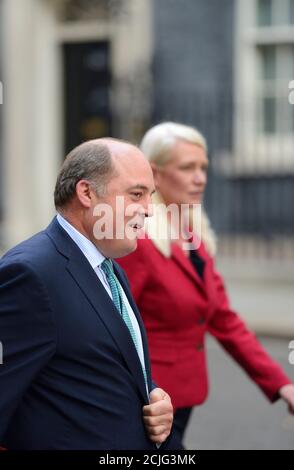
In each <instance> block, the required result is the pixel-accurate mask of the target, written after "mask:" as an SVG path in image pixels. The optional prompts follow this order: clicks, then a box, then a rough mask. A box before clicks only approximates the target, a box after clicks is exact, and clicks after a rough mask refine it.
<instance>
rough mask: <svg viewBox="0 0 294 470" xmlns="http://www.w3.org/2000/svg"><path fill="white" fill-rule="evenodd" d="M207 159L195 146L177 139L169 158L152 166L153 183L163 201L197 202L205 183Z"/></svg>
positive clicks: (177, 202)
mask: <svg viewBox="0 0 294 470" xmlns="http://www.w3.org/2000/svg"><path fill="white" fill-rule="evenodd" d="M207 168H208V159H207V156H206V152H205V150H204V149H203V148H202V147H199V146H198V145H195V144H192V143H189V142H186V141H184V140H177V141H176V143H175V145H174V146H173V147H172V149H171V150H170V159H169V161H168V162H167V163H166V164H165V165H164V166H162V167H158V166H154V165H153V169H154V179H155V185H156V188H157V190H158V191H159V193H160V194H161V196H162V198H163V200H164V202H165V203H166V204H167V205H169V204H200V203H201V201H202V198H203V193H204V190H205V186H206V183H207Z"/></svg>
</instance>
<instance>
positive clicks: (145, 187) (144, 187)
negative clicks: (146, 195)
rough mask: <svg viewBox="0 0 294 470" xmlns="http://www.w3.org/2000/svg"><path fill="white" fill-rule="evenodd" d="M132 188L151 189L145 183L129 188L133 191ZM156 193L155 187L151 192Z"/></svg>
mask: <svg viewBox="0 0 294 470" xmlns="http://www.w3.org/2000/svg"><path fill="white" fill-rule="evenodd" d="M132 189H141V190H142V191H149V188H148V187H147V186H145V185H144V184H135V185H134V186H131V187H130V188H129V190H130V191H131V190H132ZM154 193H155V189H153V191H152V193H151V194H154Z"/></svg>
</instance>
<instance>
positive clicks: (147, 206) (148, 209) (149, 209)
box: [143, 196, 153, 217]
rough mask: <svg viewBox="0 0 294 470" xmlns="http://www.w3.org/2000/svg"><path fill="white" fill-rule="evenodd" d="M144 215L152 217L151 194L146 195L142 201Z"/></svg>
mask: <svg viewBox="0 0 294 470" xmlns="http://www.w3.org/2000/svg"><path fill="white" fill-rule="evenodd" d="M143 208H144V216H145V217H152V216H153V204H152V198H151V196H147V197H146V200H145V201H144V205H143Z"/></svg>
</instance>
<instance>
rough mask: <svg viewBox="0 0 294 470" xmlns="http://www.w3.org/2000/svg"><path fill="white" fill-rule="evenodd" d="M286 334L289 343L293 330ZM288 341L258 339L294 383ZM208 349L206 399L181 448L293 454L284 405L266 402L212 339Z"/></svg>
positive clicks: (292, 424) (292, 430)
mask: <svg viewBox="0 0 294 470" xmlns="http://www.w3.org/2000/svg"><path fill="white" fill-rule="evenodd" d="M291 333H292V338H291V339H294V330H292V332H291ZM290 336H291V335H290ZM289 339H290V338H289ZM289 339H277V338H265V337H262V338H261V342H262V344H263V345H264V347H265V348H266V349H267V351H268V352H269V353H270V354H271V356H272V357H273V358H275V359H276V360H277V361H278V362H279V363H280V364H281V365H282V366H283V367H284V369H285V370H286V372H287V373H288V375H289V376H290V378H292V379H293V381H294V365H291V364H290V362H289V353H290V349H289ZM207 348H208V370H209V371H210V396H209V398H208V400H207V402H206V403H205V404H204V405H202V406H200V407H198V408H195V409H194V411H193V414H192V418H191V421H190V424H189V427H188V429H187V433H186V438H185V446H186V448H188V449H192V450H238V449H240V450H294V416H291V415H290V414H289V413H288V411H287V405H286V404H285V403H284V402H283V401H282V400H279V401H278V402H276V403H275V404H273V405H272V404H270V403H269V401H268V400H267V398H266V397H265V396H264V395H263V393H262V392H261V391H260V390H259V388H257V387H256V385H255V384H254V383H253V382H252V381H251V380H250V379H249V378H248V377H247V376H246V375H245V373H244V372H243V371H242V369H241V368H240V367H239V366H238V365H237V364H236V363H235V362H234V361H233V360H232V359H231V358H230V357H229V356H228V355H227V353H225V352H224V351H223V349H222V348H221V347H220V346H219V345H218V344H217V342H216V341H215V340H214V339H210V338H209V340H208V342H207Z"/></svg>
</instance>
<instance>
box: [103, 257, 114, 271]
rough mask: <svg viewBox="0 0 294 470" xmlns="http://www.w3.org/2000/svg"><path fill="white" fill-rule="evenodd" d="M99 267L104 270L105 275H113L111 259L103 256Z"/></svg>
mask: <svg viewBox="0 0 294 470" xmlns="http://www.w3.org/2000/svg"><path fill="white" fill-rule="evenodd" d="M101 269H102V270H103V271H104V272H105V274H106V275H113V265H112V261H111V259H108V258H105V260H104V261H103V262H102V263H101Z"/></svg>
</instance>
